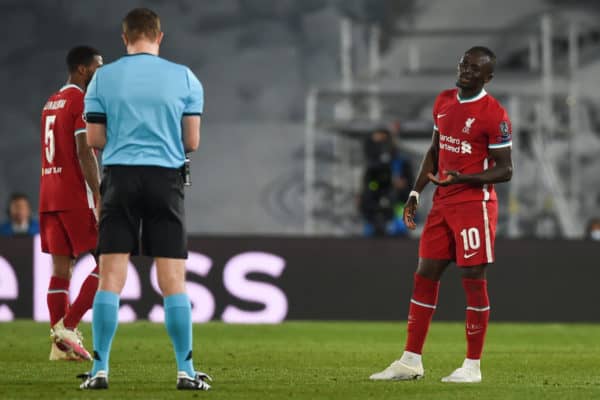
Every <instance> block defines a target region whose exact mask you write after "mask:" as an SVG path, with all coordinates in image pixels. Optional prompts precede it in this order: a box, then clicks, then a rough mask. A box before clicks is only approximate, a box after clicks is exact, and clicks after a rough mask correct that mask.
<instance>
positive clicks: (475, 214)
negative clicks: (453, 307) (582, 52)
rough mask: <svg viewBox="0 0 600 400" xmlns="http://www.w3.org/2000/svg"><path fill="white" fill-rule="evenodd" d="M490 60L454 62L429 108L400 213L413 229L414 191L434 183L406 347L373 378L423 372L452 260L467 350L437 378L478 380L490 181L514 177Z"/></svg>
mask: <svg viewBox="0 0 600 400" xmlns="http://www.w3.org/2000/svg"><path fill="white" fill-rule="evenodd" d="M495 64H496V56H495V55H494V53H493V52H492V51H491V50H490V49H488V48H486V47H473V48H471V49H469V50H468V51H467V52H466V53H465V54H464V56H463V57H462V58H461V60H460V63H459V64H458V80H457V82H456V86H457V87H458V88H457V89H450V90H445V91H443V92H442V93H440V94H439V95H438V97H437V99H436V101H435V104H434V106H433V120H434V130H433V140H432V143H431V146H430V148H429V150H428V151H427V153H426V154H425V157H424V159H423V162H422V164H421V169H420V171H419V175H418V176H417V181H416V184H415V190H414V191H413V192H411V194H410V195H409V198H408V201H407V205H406V208H405V210H404V222H405V223H406V225H407V226H408V227H409V228H410V229H415V227H416V225H415V222H414V217H415V213H416V210H417V205H418V203H419V193H420V192H421V191H422V190H423V188H424V187H425V185H427V183H428V182H429V181H431V182H433V183H434V184H436V185H437V186H438V187H437V189H436V191H435V194H434V197H433V207H432V209H431V211H430V212H429V215H428V216H427V220H426V222H425V227H424V229H423V233H422V236H421V241H420V246H419V264H418V266H417V271H416V273H415V275H414V287H413V293H412V299H411V301H410V308H409V314H408V328H407V331H408V336H407V340H406V346H405V351H404V353H403V354H402V357H401V358H400V359H399V360H396V361H394V362H393V363H392V364H391V365H390V366H389V367H388V368H386V369H385V370H383V371H381V372H379V373H376V374H373V375H371V379H373V380H409V379H419V378H422V377H423V375H424V369H423V363H422V360H421V353H422V349H423V344H424V342H425V337H426V335H427V331H428V329H429V325H430V323H431V318H432V316H433V312H434V311H435V308H436V304H437V298H438V289H439V281H440V278H441V276H442V274H443V273H444V271H445V270H446V268H447V267H448V265H449V264H450V263H451V262H454V263H456V265H457V266H458V267H459V268H460V270H461V273H462V283H463V288H464V291H465V295H466V303H467V306H466V323H465V328H466V340H467V354H466V358H465V360H464V362H463V364H462V366H461V367H460V368H458V369H456V370H455V371H454V372H452V373H451V374H450V375H449V376H447V377H445V378H442V382H455V383H476V382H481V369H480V358H481V353H482V349H483V342H484V338H485V333H486V330H487V325H488V319H489V313H490V303H489V299H488V293H487V281H486V267H487V265H488V264H491V263H493V262H494V238H495V233H496V222H497V215H498V206H497V198H496V192H495V191H494V187H493V184H494V183H499V182H506V181H509V180H510V179H511V177H512V159H511V140H512V137H511V124H510V120H509V119H508V115H507V113H506V110H504V108H503V107H502V105H501V104H500V103H499V102H498V101H497V100H496V99H495V98H493V97H492V96H491V95H489V94H488V93H487V92H486V91H485V89H484V86H485V84H486V83H488V82H489V81H490V80H491V79H492V77H493V76H494V66H495Z"/></svg>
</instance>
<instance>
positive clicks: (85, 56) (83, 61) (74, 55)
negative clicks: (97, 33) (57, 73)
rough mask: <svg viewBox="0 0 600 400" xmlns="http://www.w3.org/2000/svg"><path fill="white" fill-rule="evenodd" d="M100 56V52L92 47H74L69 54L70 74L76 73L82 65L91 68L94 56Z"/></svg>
mask: <svg viewBox="0 0 600 400" xmlns="http://www.w3.org/2000/svg"><path fill="white" fill-rule="evenodd" d="M98 55H100V52H99V51H98V50H96V49H95V48H93V47H90V46H77V47H73V48H72V49H71V50H69V53H67V67H68V68H69V72H75V70H77V67H79V66H80V65H85V66H86V67H87V66H89V65H90V64H91V63H92V62H94V56H98Z"/></svg>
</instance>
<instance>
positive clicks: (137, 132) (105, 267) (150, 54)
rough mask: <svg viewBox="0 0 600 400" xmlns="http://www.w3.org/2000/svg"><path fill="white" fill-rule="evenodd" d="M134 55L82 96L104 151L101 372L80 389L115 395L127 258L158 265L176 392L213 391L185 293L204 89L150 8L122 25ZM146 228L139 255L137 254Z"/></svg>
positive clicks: (98, 317) (94, 138)
mask: <svg viewBox="0 0 600 400" xmlns="http://www.w3.org/2000/svg"><path fill="white" fill-rule="evenodd" d="M122 38H123V42H124V44H125V47H126V48H127V55H126V56H124V57H122V58H120V59H118V60H117V61H115V62H113V63H111V64H108V65H106V66H104V67H103V68H102V69H99V70H98V71H97V72H96V74H95V75H94V77H93V79H92V81H91V82H90V85H89V87H88V91H87V94H86V96H85V116H86V121H87V132H88V133H87V135H88V143H89V145H90V146H92V147H94V148H96V149H102V150H103V151H102V164H103V166H104V175H103V180H102V184H101V188H100V193H101V197H102V202H101V205H102V211H101V216H100V222H99V239H98V250H99V252H100V283H99V287H98V292H97V294H96V297H95V299H94V307H93V325H92V332H93V337H94V365H93V368H92V371H91V372H90V373H87V374H83V375H81V376H80V377H81V378H83V379H84V382H83V383H82V384H81V386H80V387H81V388H82V389H106V388H108V372H109V367H108V364H109V355H110V348H111V343H112V340H113V337H114V335H115V332H116V330H117V318H118V310H119V295H120V293H121V290H122V289H123V286H124V285H125V280H126V277H127V263H128V261H129V256H130V254H137V253H138V252H140V250H141V252H142V253H143V254H145V255H148V256H152V257H154V260H155V262H156V269H157V275H158V285H159V287H160V289H161V291H162V294H163V297H164V309H165V324H166V328H167V331H168V333H169V336H170V338H171V341H172V343H173V347H174V349H175V357H176V359H177V389H192V390H208V389H209V388H210V386H209V385H208V383H206V382H205V381H206V380H209V379H210V378H209V377H208V375H206V374H204V373H201V372H196V370H195V369H194V366H193V362H192V321H191V306H190V300H189V298H188V295H187V294H186V292H185V260H186V258H187V239H186V232H185V216H184V204H183V197H184V194H183V193H184V191H183V188H184V177H183V175H182V167H183V166H184V162H185V157H186V153H187V152H192V151H195V150H196V149H197V148H198V146H199V144H200V116H201V114H202V110H203V105H204V93H203V89H202V85H201V84H200V81H199V80H198V78H196V76H195V75H194V74H193V73H192V71H191V70H190V69H189V68H188V67H186V66H183V65H179V64H175V63H172V62H170V61H167V60H165V59H163V58H160V57H159V56H158V53H159V47H160V43H161V40H162V38H163V32H162V31H161V28H160V19H159V17H158V15H157V14H156V13H154V12H153V11H151V10H149V9H146V8H136V9H134V10H132V11H130V12H129V13H128V14H127V16H126V17H125V19H124V20H123V34H122ZM140 229H141V242H142V247H143V248H142V249H138V243H139V233H140Z"/></svg>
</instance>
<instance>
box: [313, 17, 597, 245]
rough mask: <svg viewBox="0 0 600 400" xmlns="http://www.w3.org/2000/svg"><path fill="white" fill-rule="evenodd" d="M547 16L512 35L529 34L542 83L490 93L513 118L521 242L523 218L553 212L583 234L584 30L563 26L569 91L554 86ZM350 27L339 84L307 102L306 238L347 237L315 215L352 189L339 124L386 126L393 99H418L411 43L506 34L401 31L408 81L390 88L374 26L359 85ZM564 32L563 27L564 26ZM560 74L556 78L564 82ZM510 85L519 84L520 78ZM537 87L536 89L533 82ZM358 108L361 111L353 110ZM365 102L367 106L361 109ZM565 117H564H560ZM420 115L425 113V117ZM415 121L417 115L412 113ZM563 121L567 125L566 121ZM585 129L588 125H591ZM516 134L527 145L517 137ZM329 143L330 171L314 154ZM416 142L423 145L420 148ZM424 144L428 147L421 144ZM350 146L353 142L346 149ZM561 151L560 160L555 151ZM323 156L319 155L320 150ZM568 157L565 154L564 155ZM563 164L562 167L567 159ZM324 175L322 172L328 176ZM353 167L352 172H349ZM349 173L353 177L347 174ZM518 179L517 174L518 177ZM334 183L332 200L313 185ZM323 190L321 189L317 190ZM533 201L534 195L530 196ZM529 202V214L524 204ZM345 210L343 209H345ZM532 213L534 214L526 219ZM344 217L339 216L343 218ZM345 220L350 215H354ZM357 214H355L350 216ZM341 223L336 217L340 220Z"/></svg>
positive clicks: (510, 227) (566, 227)
mask: <svg viewBox="0 0 600 400" xmlns="http://www.w3.org/2000/svg"><path fill="white" fill-rule="evenodd" d="M554 18H555V16H553V15H552V14H549V13H547V14H543V15H540V17H539V28H538V30H537V33H536V32H535V31H533V30H532V28H531V27H528V28H527V29H524V30H516V31H515V30H513V31H511V32H510V33H509V34H521V35H523V34H526V35H528V37H529V40H528V43H529V47H528V48H529V56H528V60H529V68H530V70H531V71H536V75H534V76H533V77H532V76H531V74H529V75H528V76H527V77H526V78H523V79H527V80H528V82H532V81H533V82H535V81H536V80H537V82H539V84H538V86H537V87H538V89H537V90H535V89H534V90H530V91H529V92H524V91H521V92H519V91H514V92H512V91H511V90H510V89H506V91H505V92H504V93H502V92H501V93H498V90H497V89H496V91H495V92H494V94H495V95H498V94H499V95H500V96H503V99H504V100H505V105H506V106H507V108H508V110H509V113H510V116H511V120H512V122H513V131H514V135H513V136H514V142H513V159H514V161H515V165H516V174H515V176H514V177H513V180H512V181H511V183H509V185H508V197H509V201H508V215H509V217H508V220H507V221H506V230H505V235H506V236H508V237H519V236H521V235H523V234H524V233H523V230H522V229H521V226H522V220H527V219H528V218H529V219H531V218H532V216H533V217H535V215H537V214H539V213H542V212H546V211H548V212H549V213H550V214H552V215H554V217H555V219H556V221H557V223H558V226H559V229H560V231H561V232H562V235H563V236H565V237H568V238H576V237H580V236H581V235H582V234H583V227H584V225H585V223H584V217H585V216H584V215H583V213H582V209H581V200H582V196H583V187H582V182H581V179H580V176H579V169H580V165H581V155H580V154H579V153H578V147H577V146H576V142H577V140H579V136H580V134H581V130H582V125H584V124H583V120H585V118H586V113H588V112H592V111H593V110H588V109H586V108H585V107H582V104H584V101H585V100H586V99H584V98H583V96H581V95H580V93H579V90H578V89H579V86H578V80H577V79H578V71H579V35H580V34H581V27H580V26H578V23H577V21H570V22H569V23H568V24H567V29H566V33H565V32H561V33H560V34H564V35H566V37H567V38H568V64H567V65H568V73H567V76H566V78H567V85H566V88H565V87H564V86H563V85H560V87H559V85H556V84H555V83H556V82H557V74H556V72H555V71H554V68H553V64H554V62H555V60H554V57H553V38H554V37H556V36H557V35H558V34H559V33H557V31H556V27H555V26H553V19H554ZM352 29H353V26H352V22H351V21H349V20H347V19H343V20H342V22H341V27H340V35H341V40H340V42H341V44H342V45H341V54H340V59H341V77H342V80H341V82H340V84H337V85H333V86H332V87H320V88H313V89H311V90H310V91H309V93H308V95H307V98H306V120H305V123H306V129H305V135H306V138H305V145H306V146H305V233H306V234H307V235H311V234H339V235H344V234H352V233H354V232H352V231H348V230H345V228H344V224H340V223H339V221H337V222H338V223H320V219H321V217H320V216H319V212H318V211H319V210H320V209H322V208H323V207H325V208H326V207H327V202H330V203H329V205H330V206H331V207H335V206H337V205H339V201H341V199H344V198H348V194H347V193H346V194H344V193H342V192H341V191H344V190H345V189H344V188H348V187H353V186H355V185H356V176H357V173H356V168H360V165H352V160H351V158H352V157H351V155H350V154H349V153H351V152H352V151H356V149H354V150H352V146H353V144H352V141H351V140H350V142H349V141H348V139H347V137H344V135H340V134H339V133H340V129H338V128H339V127H340V126H348V125H351V124H354V123H356V124H360V123H364V122H365V121H367V122H370V123H372V124H373V126H375V124H380V123H382V122H386V121H390V118H391V117H392V116H390V115H387V114H386V109H387V108H388V106H389V104H390V102H394V101H398V99H402V98H403V96H404V97H407V96H412V98H415V93H414V92H415V88H414V87H413V86H410V83H409V82H410V79H411V77H414V76H418V75H419V70H420V67H421V62H420V60H419V49H418V46H416V45H414V44H412V43H410V41H411V38H416V37H420V36H421V35H426V36H427V37H435V36H444V37H448V36H453V35H454V36H461V35H465V34H470V35H471V34H476V33H479V34H484V35H492V36H493V35H506V34H507V31H506V30H479V31H478V32H474V31H473V30H469V31H468V32H467V31H465V30H452V29H445V30H440V31H434V30H429V31H421V32H420V31H406V32H403V39H402V40H408V41H409V45H408V48H409V54H408V58H407V59H408V66H407V73H408V74H409V77H408V79H400V80H398V82H396V83H394V84H392V85H390V84H389V81H388V82H385V83H384V82H382V80H381V79H379V73H380V68H381V61H380V52H379V49H378V47H377V44H378V42H379V40H378V39H379V38H378V35H379V31H378V29H377V27H376V26H369V27H367V31H368V32H369V39H368V41H367V42H368V54H369V61H368V64H367V65H368V79H366V80H364V79H363V80H361V81H358V80H357V79H355V74H353V65H352V62H351V60H352ZM563 31H564V29H563ZM562 78H564V77H561V79H562ZM514 79H516V80H515V82H513V86H515V85H517V86H518V85H519V78H514ZM534 87H535V85H534ZM435 94H436V93H435V92H433V91H432V90H431V88H424V89H422V91H421V93H420V96H421V98H422V99H423V100H422V105H423V106H429V105H430V104H431V103H432V101H433V97H434V96H435ZM357 103H358V104H361V106H357ZM362 104H366V105H364V106H362ZM563 114H565V115H564V118H563ZM425 115H427V114H426V113H425ZM415 118H420V116H418V115H415ZM565 121H566V122H565ZM588 125H589V124H588ZM430 133H431V132H430V131H429V134H427V132H424V135H423V137H422V138H420V139H419V138H414V139H411V140H412V142H413V144H415V147H416V148H418V147H419V146H421V147H423V146H426V145H427V142H428V141H429V140H430ZM521 133H522V134H523V135H525V136H526V137H527V140H522V139H521ZM323 141H326V142H327V143H330V144H331V146H330V149H331V152H332V154H331V157H330V158H328V159H327V162H328V163H329V167H327V168H325V167H324V168H321V166H322V165H321V164H319V163H320V162H321V161H320V159H321V158H322V157H319V156H317V148H318V147H319V145H320V143H322V142H323ZM419 142H421V143H419ZM423 142H424V143H425V144H423ZM349 143H350V144H349ZM556 146H560V148H561V149H562V150H561V151H559V152H558V154H563V153H564V154H563V156H562V157H560V159H557V158H556V156H555V155H554V153H553V151H552V149H553V148H554V147H556ZM321 152H322V151H321ZM565 155H566V157H565ZM565 160H566V161H567V162H566V163H564V161H565ZM526 164H528V165H533V166H534V168H535V171H533V172H532V171H524V172H527V173H523V174H522V171H520V170H519V168H520V167H521V166H524V165H526ZM325 170H326V171H325ZM353 170H354V172H352V171H353ZM349 171H350V172H349ZM521 174H522V175H521ZM328 180H329V182H330V183H331V185H330V186H329V190H331V191H333V197H332V198H327V197H323V196H319V195H318V191H319V189H318V187H319V185H320V184H322V183H323V181H328ZM321 186H322V185H321ZM527 187H529V188H530V189H531V188H533V190H534V191H535V194H533V196H532V194H531V193H524V189H525V188H527ZM532 197H533V198H532ZM525 204H528V207H527V209H525V208H524V207H523V205H525ZM346 211H347V210H346ZM527 214H531V215H527ZM343 217H344V216H341V218H343ZM345 217H347V218H351V217H352V215H351V212H350V213H346V215H345ZM355 217H356V216H355ZM338 220H339V218H338Z"/></svg>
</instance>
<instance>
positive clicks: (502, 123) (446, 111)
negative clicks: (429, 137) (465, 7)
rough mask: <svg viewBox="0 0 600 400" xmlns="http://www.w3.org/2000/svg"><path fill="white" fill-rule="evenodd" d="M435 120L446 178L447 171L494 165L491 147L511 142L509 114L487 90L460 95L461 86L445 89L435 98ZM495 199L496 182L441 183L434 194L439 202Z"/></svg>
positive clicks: (441, 172)
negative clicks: (447, 184) (470, 94)
mask: <svg viewBox="0 0 600 400" xmlns="http://www.w3.org/2000/svg"><path fill="white" fill-rule="evenodd" d="M433 120H434V123H435V129H437V131H438V132H439V135H440V141H439V146H440V150H439V156H438V176H439V178H440V180H443V179H445V178H446V175H445V174H444V171H458V172H460V173H461V174H476V173H481V172H482V171H484V170H486V169H488V168H489V167H491V166H492V163H493V160H492V159H491V158H490V154H489V149H494V148H502V147H509V146H511V145H512V133H511V132H512V129H511V123H510V120H509V119H508V114H507V113H506V110H505V109H504V108H503V107H502V105H500V103H499V102H498V100H496V99H495V98H493V97H492V96H491V95H489V94H488V93H486V91H485V90H482V91H481V93H479V94H478V95H477V96H475V97H472V98H469V99H460V98H459V97H458V89H450V90H445V91H443V92H442V93H440V94H439V95H438V97H437V99H436V100H435V104H434V106H433ZM496 199H497V198H496V191H495V190H494V186H493V185H471V184H456V185H449V186H445V187H443V186H439V187H438V188H437V189H436V192H435V195H434V197H433V200H434V201H435V202H437V203H438V204H440V203H441V204H453V203H462V202H466V201H488V200H491V201H495V200H496Z"/></svg>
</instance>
